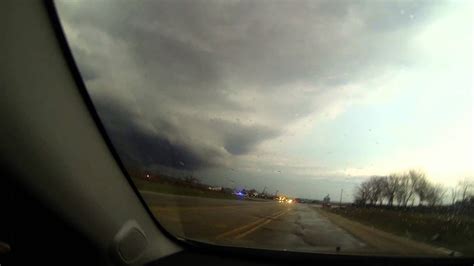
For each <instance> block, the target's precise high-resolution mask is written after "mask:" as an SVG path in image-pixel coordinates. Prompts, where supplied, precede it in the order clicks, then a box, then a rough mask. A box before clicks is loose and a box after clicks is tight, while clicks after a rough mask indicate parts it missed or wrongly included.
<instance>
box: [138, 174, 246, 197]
mask: <svg viewBox="0 0 474 266" xmlns="http://www.w3.org/2000/svg"><path fill="white" fill-rule="evenodd" d="M132 180H133V182H134V183H135V185H136V186H137V188H138V190H145V191H153V192H157V193H164V194H173V195H183V196H194V197H206V198H216V199H237V196H235V195H232V194H228V193H224V192H220V191H211V190H205V189H199V188H194V187H188V186H183V185H176V184H171V183H166V182H155V181H146V180H143V179H138V178H133V179H132Z"/></svg>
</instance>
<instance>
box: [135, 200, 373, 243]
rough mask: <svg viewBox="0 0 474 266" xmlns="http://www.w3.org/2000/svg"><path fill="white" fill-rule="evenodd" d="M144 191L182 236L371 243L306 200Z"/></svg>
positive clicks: (168, 225)
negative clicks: (352, 233)
mask: <svg viewBox="0 0 474 266" xmlns="http://www.w3.org/2000/svg"><path fill="white" fill-rule="evenodd" d="M142 194H143V196H144V198H145V200H146V201H147V203H148V204H149V205H150V206H151V210H152V211H153V213H154V214H155V216H156V217H157V219H158V220H159V222H160V223H161V224H162V225H163V226H164V227H165V228H166V229H167V230H169V231H170V232H171V233H173V234H174V235H177V236H179V237H183V238H188V239H194V240H199V241H204V242H210V243H216V244H220V245H237V246H246V247H255V248H266V249H279V250H298V251H313V252H314V251H318V252H320V251H328V252H336V250H344V251H357V250H361V249H363V248H365V247H366V245H365V244H364V243H362V242H360V241H359V240H357V239H356V238H354V237H353V236H352V235H350V234H349V233H347V232H346V231H344V230H343V229H341V228H339V227H337V226H336V225H334V224H332V223H331V222H330V221H329V220H328V219H327V218H325V217H323V216H321V215H320V214H319V213H318V212H317V211H315V210H314V209H313V208H311V207H310V206H308V205H305V204H288V203H280V202H277V201H250V200H242V201H239V200H225V199H211V198H201V197H188V196H176V195H167V194H159V193H153V192H142Z"/></svg>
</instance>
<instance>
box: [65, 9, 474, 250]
mask: <svg viewBox="0 0 474 266" xmlns="http://www.w3.org/2000/svg"><path fill="white" fill-rule="evenodd" d="M472 5H473V3H472V2H471V1H413V2H412V1H400V2H398V1H397V2H394V1H369V0H367V1H343V0H342V1H264V0H262V1H258V0H255V1H249V0H244V1H216V0H204V1H66V0H64V1H56V6H57V9H58V13H59V16H60V20H61V24H62V27H63V30H64V32H65V34H66V37H67V41H68V43H69V46H70V48H71V50H72V52H73V56H74V59H75V61H76V63H77V66H78V68H79V70H80V73H81V75H82V78H83V81H84V82H85V84H86V87H87V90H88V93H89V94H90V96H91V98H92V101H93V104H94V106H95V108H96V110H97V112H98V114H99V117H100V120H101V122H102V123H103V125H104V127H105V129H106V131H107V135H108V137H109V138H110V140H111V142H112V144H113V146H114V148H115V150H116V151H117V153H118V155H119V157H120V160H121V162H122V163H123V164H124V166H125V168H126V169H127V171H128V174H129V175H130V177H131V178H132V180H133V183H134V185H135V186H136V187H137V188H138V190H139V191H140V194H141V196H142V197H143V199H144V200H145V201H146V203H147V205H148V207H149V209H150V210H151V212H152V213H153V214H154V216H155V218H156V219H157V221H158V222H159V223H160V224H161V225H162V226H163V227H164V228H165V229H166V230H167V231H168V232H170V233H171V234H172V235H174V236H176V237H177V238H179V239H182V240H193V241H199V242H205V243H210V244H213V245H224V246H236V247H250V248H257V249H273V250H291V251H298V252H316V253H338V254H365V255H367V254H371V255H395V256H474V179H473V178H474V175H473V174H474V170H473V168H474V167H473V164H474V163H473V135H474V134H473V86H472V85H473V81H472V73H473V67H472V55H473V54H472V45H473V43H472V37H473V33H472V30H473V29H472V25H473V24H472V18H473V15H472V8H473V7H472ZM118 196H119V195H118ZM111 200H112V199H111Z"/></svg>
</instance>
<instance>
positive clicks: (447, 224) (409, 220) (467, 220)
mask: <svg viewBox="0 0 474 266" xmlns="http://www.w3.org/2000/svg"><path fill="white" fill-rule="evenodd" d="M330 211H331V212H333V213H335V214H339V215H341V216H344V217H346V218H349V219H351V220H355V221H358V222H360V223H363V224H365V225H369V226H373V227H375V228H378V229H380V230H383V231H386V232H390V233H393V234H395V235H398V236H404V237H407V238H410V239H413V240H417V241H421V242H425V243H428V244H431V245H434V246H439V247H444V248H448V249H451V250H455V251H459V252H461V253H463V254H464V255H468V256H474V218H473V217H472V216H466V215H453V214H448V213H442V214H440V213H420V212H416V211H404V210H390V209H383V208H358V207H348V208H343V209H338V208H334V209H330Z"/></svg>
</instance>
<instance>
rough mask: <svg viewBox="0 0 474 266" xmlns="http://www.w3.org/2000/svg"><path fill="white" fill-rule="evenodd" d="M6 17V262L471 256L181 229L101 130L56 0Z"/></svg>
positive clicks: (12, 8) (15, 9) (0, 73)
mask: <svg viewBox="0 0 474 266" xmlns="http://www.w3.org/2000/svg"><path fill="white" fill-rule="evenodd" d="M0 18H1V19H0V21H1V37H0V38H1V41H0V50H1V55H0V62H1V63H0V120H1V123H2V126H1V130H0V158H1V159H0V162H1V168H0V169H1V178H0V202H1V208H0V265H2V266H4V265H5V266H8V265H28V264H29V265H31V264H33V263H34V264H36V265H42V264H46V265H49V264H53V265H56V264H61V265H194V264H199V265H289V264H310V265H320V264H321V265H327V264H334V263H336V264H350V265H353V264H371V265H382V264H383V265H387V264H390V265H415V264H416V265H432V264H469V265H471V264H472V261H469V259H465V258H461V259H460V258H437V259H434V258H433V259H431V258H423V259H420V258H406V257H403V258H400V257H399V258H397V257H384V256H375V257H374V256H371V257H365V256H361V255H354V256H352V255H337V254H335V255H327V254H306V253H298V252H285V251H270V250H257V249H251V248H233V247H218V246H212V245H210V244H202V243H193V242H190V241H188V242H183V241H181V240H178V239H176V238H175V237H174V236H173V235H171V234H169V233H167V232H166V231H165V230H164V229H163V227H162V226H161V225H160V224H159V223H158V222H157V220H156V219H155V218H154V217H153V215H152V213H151V211H150V210H149V208H148V207H147V205H146V204H145V202H144V200H143V199H142V197H141V196H140V194H139V193H138V190H137V188H136V187H135V186H134V185H133V182H132V181H131V180H130V177H129V176H128V174H127V171H126V169H125V167H124V166H123V165H122V163H121V162H120V160H119V156H118V154H117V152H116V151H115V150H114V147H113V146H112V144H111V142H110V140H109V139H108V137H107V135H106V134H105V129H104V128H103V126H102V125H101V123H100V119H99V117H98V115H97V113H96V111H95V110H94V106H93V105H92V102H91V99H90V97H89V95H88V94H87V91H86V89H85V84H84V81H83V80H82V78H81V75H80V73H79V70H78V67H77V66H76V64H75V62H74V59H73V57H72V54H71V51H70V50H69V48H68V45H67V42H66V39H65V36H64V33H63V32H62V29H61V27H60V25H59V19H58V15H57V13H56V9H55V6H54V2H53V1H11V0H7V1H2V2H1V3H0Z"/></svg>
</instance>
